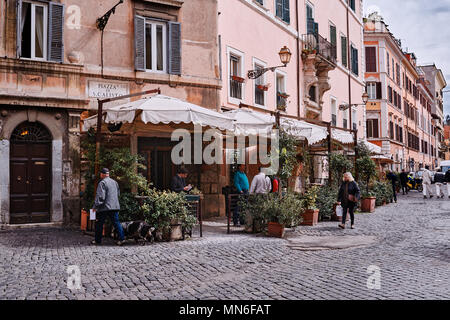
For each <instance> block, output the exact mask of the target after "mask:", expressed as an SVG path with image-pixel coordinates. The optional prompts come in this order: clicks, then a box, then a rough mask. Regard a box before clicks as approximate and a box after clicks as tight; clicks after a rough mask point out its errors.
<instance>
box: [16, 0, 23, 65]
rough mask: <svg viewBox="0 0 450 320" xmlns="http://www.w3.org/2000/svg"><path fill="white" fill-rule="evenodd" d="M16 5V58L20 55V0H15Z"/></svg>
mask: <svg viewBox="0 0 450 320" xmlns="http://www.w3.org/2000/svg"><path fill="white" fill-rule="evenodd" d="M16 4H17V6H16V10H17V11H16V19H17V24H16V41H17V42H16V55H17V58H20V57H21V55H22V28H21V21H22V0H17V3H16Z"/></svg>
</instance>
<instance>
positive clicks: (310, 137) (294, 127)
mask: <svg viewBox="0 0 450 320" xmlns="http://www.w3.org/2000/svg"><path fill="white" fill-rule="evenodd" d="M280 124H281V126H282V127H283V128H285V129H286V130H288V131H289V132H290V133H292V134H293V135H295V136H297V137H299V138H303V139H306V140H307V141H308V144H309V145H313V144H316V143H318V142H320V141H322V140H325V139H327V137H328V131H327V129H326V128H324V127H321V126H318V125H315V124H312V123H309V122H306V121H303V120H296V119H289V118H281V119H280Z"/></svg>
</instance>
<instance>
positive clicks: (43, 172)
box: [10, 121, 52, 224]
mask: <svg viewBox="0 0 450 320" xmlns="http://www.w3.org/2000/svg"><path fill="white" fill-rule="evenodd" d="M51 158H52V136H51V134H50V132H49V131H48V129H47V128H46V127H45V126H44V125H42V124H40V123H39V122H28V121H27V122H23V123H21V124H20V125H18V126H17V127H16V128H15V129H14V131H13V133H12V135H11V139H10V223H11V224H24V223H44V222H50V203H51V199H50V198H51V190H52V184H51V181H52V179H51Z"/></svg>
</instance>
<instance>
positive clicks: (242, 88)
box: [218, 0, 365, 138]
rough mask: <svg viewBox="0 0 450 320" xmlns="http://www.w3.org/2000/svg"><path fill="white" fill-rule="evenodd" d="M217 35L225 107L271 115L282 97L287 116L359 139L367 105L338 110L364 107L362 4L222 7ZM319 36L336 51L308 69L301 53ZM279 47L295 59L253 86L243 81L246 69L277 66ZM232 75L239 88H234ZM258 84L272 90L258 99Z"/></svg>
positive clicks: (237, 3) (275, 1)
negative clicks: (284, 96)
mask: <svg viewBox="0 0 450 320" xmlns="http://www.w3.org/2000/svg"><path fill="white" fill-rule="evenodd" d="M280 8H282V9H280ZM218 30H219V38H218V39H219V47H220V48H219V50H220V59H219V60H220V69H221V79H222V84H223V89H222V93H221V106H222V107H223V108H226V109H233V108H237V107H239V105H240V104H241V103H242V104H245V105H250V106H256V107H260V108H264V109H267V110H272V111H275V110H276V107H277V103H279V102H280V98H279V97H278V98H277V95H278V94H279V93H286V94H287V95H289V97H288V98H287V99H286V113H287V114H289V115H295V116H299V117H304V118H310V119H317V120H323V121H327V122H332V124H333V125H334V126H337V127H343V128H348V129H350V128H353V129H358V137H359V138H364V135H365V129H364V128H365V118H364V114H365V112H364V106H362V105H361V106H358V107H356V106H355V107H353V108H352V111H351V112H349V109H346V110H345V111H344V110H339V106H340V105H347V104H349V103H351V104H362V99H361V96H362V94H363V92H364V76H363V75H364V70H363V69H362V68H363V63H362V61H364V56H363V50H362V46H363V23H362V1H350V3H349V4H348V3H347V2H346V1H343V0H342V1H341V0H333V1H326V2H324V1H318V0H315V1H314V0H311V1H294V0H289V1H287V0H231V1H230V0H220V1H219V24H218ZM317 31H318V35H319V38H321V39H322V40H324V42H325V43H327V44H331V45H332V46H333V48H332V49H331V50H329V51H327V52H326V53H325V52H324V53H323V56H324V59H322V60H320V61H319V62H317V61H318V59H316V60H315V62H314V63H315V64H316V66H312V67H311V68H310V65H309V63H308V58H309V57H310V56H309V53H310V52H307V51H305V48H307V47H308V44H310V41H309V40H311V39H310V37H308V34H311V33H312V32H317ZM348 39H349V41H348ZM315 41H318V40H315ZM319 42H320V41H319ZM283 46H287V47H288V48H289V49H290V51H291V53H292V58H291V62H290V63H289V64H288V65H287V67H285V68H278V69H276V70H275V72H267V73H265V74H264V75H263V76H261V77H260V78H259V79H256V80H251V79H249V78H248V77H247V72H248V71H249V70H252V69H257V68H266V67H273V66H279V65H280V59H279V56H278V54H277V53H278V51H279V50H280V49H281V48H282V47H283ZM305 53H306V54H305ZM321 53H322V52H318V56H320V55H321ZM302 55H303V57H302ZM319 64H321V66H319ZM311 69H313V70H311ZM233 75H237V76H238V77H240V78H243V79H244V80H243V81H244V82H243V83H242V84H237V83H236V81H235V80H233ZM241 81H242V80H241ZM258 85H266V86H269V87H268V89H267V91H264V92H258V87H257V86H258ZM349 88H350V89H349ZM350 113H351V114H350ZM350 118H352V121H351V122H352V124H350Z"/></svg>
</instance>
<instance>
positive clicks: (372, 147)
mask: <svg viewBox="0 0 450 320" xmlns="http://www.w3.org/2000/svg"><path fill="white" fill-rule="evenodd" d="M360 142H362V143H364V144H365V145H366V147H367V148H368V149H369V151H370V152H371V153H372V154H377V155H381V154H382V153H383V152H382V151H381V147H380V146H377V145H376V144H373V143H371V142H369V141H367V140H365V139H364V140H360Z"/></svg>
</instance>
